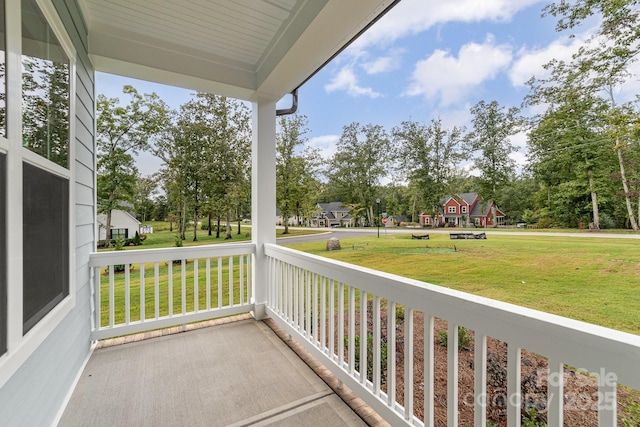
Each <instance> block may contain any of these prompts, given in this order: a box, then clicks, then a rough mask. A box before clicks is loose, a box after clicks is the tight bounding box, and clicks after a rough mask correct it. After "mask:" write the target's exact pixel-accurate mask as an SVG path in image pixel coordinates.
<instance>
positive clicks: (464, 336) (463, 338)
mask: <svg viewBox="0 0 640 427" xmlns="http://www.w3.org/2000/svg"><path fill="white" fill-rule="evenodd" d="M438 335H439V337H438V344H440V345H442V346H444V347H446V346H447V342H448V339H449V336H448V335H449V334H448V333H447V332H440V333H438ZM458 349H459V350H471V335H469V331H468V330H467V329H466V328H463V327H462V326H458Z"/></svg>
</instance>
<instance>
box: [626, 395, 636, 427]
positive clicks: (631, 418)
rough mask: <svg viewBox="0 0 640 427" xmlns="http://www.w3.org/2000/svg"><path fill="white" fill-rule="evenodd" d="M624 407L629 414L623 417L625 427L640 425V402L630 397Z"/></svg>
mask: <svg viewBox="0 0 640 427" xmlns="http://www.w3.org/2000/svg"><path fill="white" fill-rule="evenodd" d="M623 407H624V409H625V410H626V412H627V414H625V415H624V416H623V417H622V419H621V421H622V424H623V425H624V426H625V427H635V426H640V402H636V401H634V400H633V398H631V397H630V398H629V400H628V401H627V403H626V404H624V406H623Z"/></svg>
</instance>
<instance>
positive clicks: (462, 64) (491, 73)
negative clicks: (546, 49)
mask: <svg viewBox="0 0 640 427" xmlns="http://www.w3.org/2000/svg"><path fill="white" fill-rule="evenodd" d="M493 42H494V40H493V37H492V36H488V37H487V40H486V41H485V43H483V44H478V43H469V44H466V45H464V46H462V47H461V48H460V51H459V52H458V57H457V58H456V57H454V56H452V55H451V54H450V52H446V51H443V50H436V51H435V52H434V53H433V54H431V56H429V57H428V58H427V59H425V60H422V61H418V63H417V64H416V66H415V69H414V71H413V75H412V80H411V83H410V85H409V88H408V89H407V90H406V91H405V94H406V95H410V96H416V95H424V96H425V97H426V98H427V99H431V100H437V99H438V97H439V98H440V104H441V105H442V106H448V105H451V104H453V103H454V102H457V101H460V100H463V99H464V98H465V96H466V95H467V93H468V92H469V91H470V90H472V89H473V88H475V87H477V86H479V85H481V84H482V83H483V82H485V81H487V80H491V79H493V78H495V77H496V75H497V74H498V73H499V72H500V71H502V70H503V69H505V68H506V67H508V66H509V64H510V63H511V58H512V54H511V47H510V46H508V45H504V44H503V45H495V44H494V43H493Z"/></svg>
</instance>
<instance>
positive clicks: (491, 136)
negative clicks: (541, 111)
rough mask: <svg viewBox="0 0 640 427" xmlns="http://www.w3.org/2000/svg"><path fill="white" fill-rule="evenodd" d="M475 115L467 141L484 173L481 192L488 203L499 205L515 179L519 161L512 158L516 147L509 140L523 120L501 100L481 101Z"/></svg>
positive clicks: (482, 173)
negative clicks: (504, 192) (504, 191)
mask: <svg viewBox="0 0 640 427" xmlns="http://www.w3.org/2000/svg"><path fill="white" fill-rule="evenodd" d="M471 114H472V116H473V118H472V119H471V121H472V124H473V128H472V129H471V131H470V132H469V134H468V135H467V136H466V139H467V142H468V146H469V149H470V150H471V151H473V152H474V153H475V157H474V159H473V160H474V163H473V164H474V167H475V168H476V169H477V170H478V171H479V172H480V176H479V178H478V184H479V186H480V188H479V193H480V195H481V196H482V197H483V198H484V199H485V200H491V201H495V202H498V201H500V200H501V194H502V190H503V187H504V186H505V185H506V184H507V183H509V182H510V181H511V180H512V178H513V177H514V176H515V161H514V160H513V159H512V158H511V157H509V155H510V154H511V153H513V152H515V151H516V148H515V147H514V146H513V144H512V143H511V142H510V139H509V138H510V137H511V136H513V135H515V134H516V133H518V132H519V131H520V128H521V118H520V117H519V116H518V114H519V112H518V109H517V108H515V107H512V108H509V109H506V108H505V107H501V106H500V105H499V104H498V102H497V101H491V102H490V103H486V102H484V101H480V102H478V103H477V104H476V105H474V106H473V107H472V108H471Z"/></svg>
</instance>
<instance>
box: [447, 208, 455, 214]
mask: <svg viewBox="0 0 640 427" xmlns="http://www.w3.org/2000/svg"><path fill="white" fill-rule="evenodd" d="M447 213H450V214H454V213H456V207H455V206H447Z"/></svg>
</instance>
